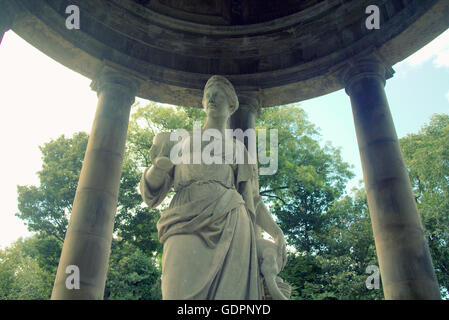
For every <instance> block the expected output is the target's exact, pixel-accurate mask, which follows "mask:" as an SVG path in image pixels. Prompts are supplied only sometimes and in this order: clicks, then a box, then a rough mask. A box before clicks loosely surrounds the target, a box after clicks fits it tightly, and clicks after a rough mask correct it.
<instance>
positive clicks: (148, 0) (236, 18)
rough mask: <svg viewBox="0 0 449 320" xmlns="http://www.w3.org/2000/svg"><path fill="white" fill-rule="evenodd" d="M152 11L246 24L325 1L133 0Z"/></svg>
mask: <svg viewBox="0 0 449 320" xmlns="http://www.w3.org/2000/svg"><path fill="white" fill-rule="evenodd" d="M134 1H135V2H137V3H138V4H141V5H143V6H145V7H147V8H148V9H150V10H153V11H155V12H158V13H160V14H164V15H167V16H170V17H172V18H178V19H183V20H186V21H190V22H196V23H203V24H210V25H246V24H254V23H261V22H267V21H270V20H274V19H278V18H282V17H285V16H288V15H291V14H293V13H297V12H299V11H302V10H304V9H306V8H309V7H312V6H314V5H316V4H317V3H319V2H323V1H325V0H282V1H279V0H263V1H261V0H134Z"/></svg>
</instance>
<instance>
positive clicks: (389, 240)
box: [345, 60, 440, 300]
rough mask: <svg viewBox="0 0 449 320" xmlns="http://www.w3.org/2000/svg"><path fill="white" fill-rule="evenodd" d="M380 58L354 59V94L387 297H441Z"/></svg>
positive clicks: (349, 80) (350, 83)
mask: <svg viewBox="0 0 449 320" xmlns="http://www.w3.org/2000/svg"><path fill="white" fill-rule="evenodd" d="M385 73H386V70H385V68H384V66H383V65H382V63H381V62H380V61H374V60H371V61H362V62H359V63H356V64H354V66H353V68H352V69H350V70H348V73H347V75H346V77H345V83H346V90H347V92H348V94H349V96H350V97H351V104H352V110H353V114H354V122H355V127H356V133H357V141H358V144H359V150H360V158H361V160H362V168H363V177H364V180H365V188H366V192H367V196H368V204H369V208H370V215H371V222H372V226H373V234H374V240H375V243H376V251H377V256H378V259H379V266H380V272H381V275H382V286H383V290H384V294H385V298H386V299H405V300H408V299H440V290H439V286H438V282H437V279H436V276H435V273H434V270H433V266H432V260H431V258H430V254H429V248H428V245H427V242H426V239H425V236H424V230H423V227H422V224H421V220H420V217H419V213H418V209H417V206H416V202H415V198H414V195H413V192H412V188H411V185H410V180H409V177H408V172H407V170H406V168H405V165H404V161H403V159H402V154H401V149H400V146H399V141H398V138H397V135H396V131H395V128H394V124H393V120H392V118H391V114H390V109H389V106H388V102H387V98H386V95H385V91H384V85H385Z"/></svg>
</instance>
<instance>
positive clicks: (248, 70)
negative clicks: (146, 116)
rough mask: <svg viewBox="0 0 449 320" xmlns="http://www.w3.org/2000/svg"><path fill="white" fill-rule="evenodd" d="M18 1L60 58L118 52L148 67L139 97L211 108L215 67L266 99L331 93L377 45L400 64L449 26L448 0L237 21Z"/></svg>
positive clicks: (77, 64) (84, 61)
mask: <svg viewBox="0 0 449 320" xmlns="http://www.w3.org/2000/svg"><path fill="white" fill-rule="evenodd" d="M4 1H11V0H4ZM16 2H17V4H20V5H21V11H23V12H24V13H25V14H23V16H22V18H21V19H19V20H20V21H17V22H16V23H15V24H14V27H13V30H14V31H15V32H16V33H18V34H19V35H20V36H21V37H23V38H25V40H27V41H28V42H30V43H31V44H33V45H34V46H36V47H37V48H38V49H40V50H41V51H43V52H44V53H46V54H47V55H49V56H51V57H52V58H54V59H55V60H57V61H59V62H61V63H62V64H64V65H66V66H67V67H69V68H71V69H73V70H75V71H77V72H80V73H81V74H83V75H85V76H87V77H89V78H92V77H93V76H94V75H95V74H96V73H97V72H98V70H99V69H100V68H101V65H102V62H103V61H104V60H109V61H111V62H113V63H115V64H117V65H121V66H123V68H125V69H127V70H129V72H133V73H138V74H140V78H141V79H143V80H141V84H140V90H139V92H138V96H139V97H142V98H147V99H151V100H154V101H159V102H164V103H171V104H176V105H183V106H191V107H200V106H201V89H202V86H203V85H204V83H205V82H206V80H207V79H208V78H209V77H210V76H211V75H212V74H221V75H224V76H226V77H227V78H228V79H230V80H231V81H232V83H233V84H234V85H235V87H236V89H237V90H238V91H245V90H246V91H259V92H260V96H259V99H260V102H261V106H262V107H269V106H273V105H281V104H288V103H293V102H298V101H302V100H306V99H310V98H313V97H317V96H320V95H324V94H327V93H330V92H333V91H336V90H339V89H341V88H343V86H342V84H341V81H339V76H340V75H339V70H342V69H345V68H346V67H347V64H348V61H350V60H351V59H354V58H355V57H357V56H360V55H361V54H363V52H365V51H369V50H367V48H374V49H375V50H377V52H378V53H379V54H380V55H382V56H383V58H384V59H385V61H386V62H387V63H388V64H389V65H394V64H395V63H397V62H399V61H401V60H403V59H404V58H406V57H407V56H408V55H410V54H411V53H413V52H415V51H416V50H418V49H419V48H421V47H422V46H423V45H425V44H426V43H428V42H429V41H431V40H432V39H434V38H435V37H436V36H437V35H438V34H440V33H441V32H443V31H445V30H446V29H447V27H448V26H449V21H448V19H447V16H448V15H449V2H447V1H445V0H420V1H417V0H412V1H407V2H406V3H405V4H404V3H403V2H400V3H401V4H394V5H393V3H396V2H397V1H385V0H377V1H368V0H357V1H355V0H350V1H337V0H329V1H325V2H319V3H318V4H315V5H313V6H310V7H308V8H305V9H304V10H302V11H299V12H297V13H295V14H291V15H288V16H285V17H280V18H277V19H275V20H272V21H268V22H264V23H257V24H250V25H230V26H224V25H205V24H199V23H194V22H189V21H184V20H182V19H179V18H178V19H177V18H173V17H168V16H165V15H162V14H160V13H157V12H154V11H152V10H151V9H149V8H146V7H142V6H141V5H139V4H137V3H136V2H135V1H133V0H123V1H117V0H112V1H105V0H95V1H94V0H83V1H80V0H70V1H69V0H42V1H39V3H37V2H36V1H29V0H17V1H16ZM398 3H399V2H398ZM69 4H76V5H79V7H80V10H81V29H80V30H76V31H74V30H67V29H66V28H65V18H66V14H65V10H64V9H65V8H66V6H67V5H69ZM369 4H378V5H379V7H380V9H381V12H382V21H381V29H380V30H373V31H368V30H366V28H365V27H364V22H365V19H366V17H367V15H366V14H365V11H364V9H365V8H366V6H367V5H369ZM105 8H107V10H108V14H105Z"/></svg>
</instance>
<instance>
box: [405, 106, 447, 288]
mask: <svg viewBox="0 0 449 320" xmlns="http://www.w3.org/2000/svg"><path fill="white" fill-rule="evenodd" d="M400 144H401V148H402V152H403V155H404V161H405V163H406V165H407V167H408V170H409V175H410V181H411V183H412V187H413V191H414V193H415V197H416V199H417V204H418V209H419V212H420V213H421V218H422V221H423V225H424V229H425V234H426V238H427V241H428V243H429V249H430V254H431V256H432V258H433V263H434V267H435V273H436V275H437V277H438V281H439V284H440V286H441V287H442V288H443V290H446V292H447V290H448V289H449V247H448V245H449V115H447V114H436V115H434V116H433V117H432V118H431V120H430V123H429V124H428V125H425V126H424V127H423V128H422V129H421V130H420V131H419V132H418V133H414V134H408V135H407V136H406V137H404V138H402V139H401V140H400Z"/></svg>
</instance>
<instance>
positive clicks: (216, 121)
mask: <svg viewBox="0 0 449 320" xmlns="http://www.w3.org/2000/svg"><path fill="white" fill-rule="evenodd" d="M227 124H228V121H227V119H223V118H212V117H207V118H206V122H205V124H204V126H203V129H204V130H206V129H217V130H218V131H220V132H221V134H222V135H223V137H224V136H225V130H226V129H228V125H227Z"/></svg>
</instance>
